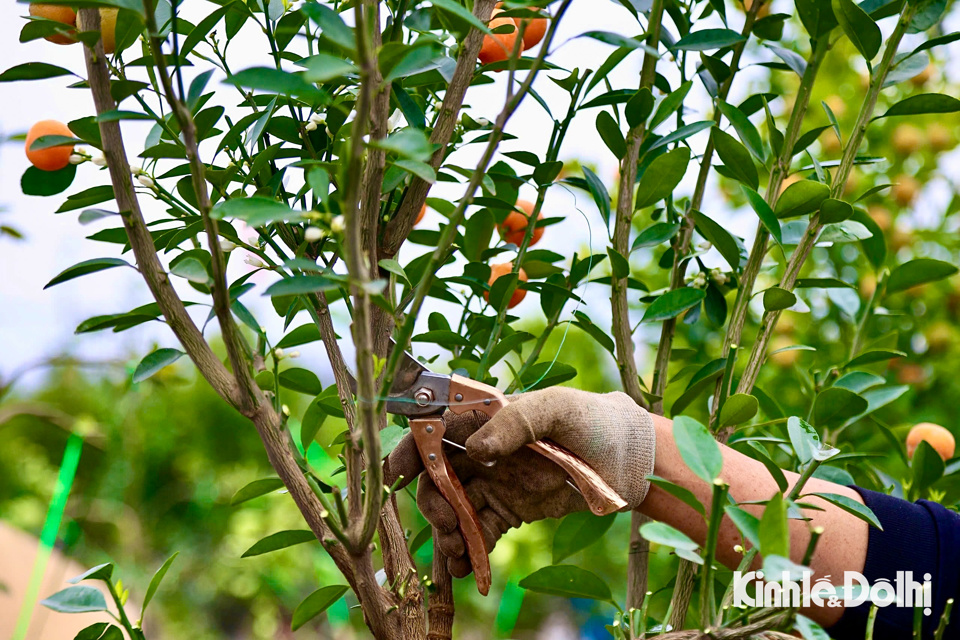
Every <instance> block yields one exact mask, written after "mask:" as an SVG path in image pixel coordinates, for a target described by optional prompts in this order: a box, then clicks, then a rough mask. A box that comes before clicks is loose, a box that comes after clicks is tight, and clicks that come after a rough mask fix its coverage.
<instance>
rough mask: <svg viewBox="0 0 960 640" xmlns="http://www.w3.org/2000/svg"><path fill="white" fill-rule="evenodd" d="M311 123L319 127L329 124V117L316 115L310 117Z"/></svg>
mask: <svg viewBox="0 0 960 640" xmlns="http://www.w3.org/2000/svg"><path fill="white" fill-rule="evenodd" d="M310 122H312V123H314V124H317V125H320V124H327V117H326V116H325V115H323V114H322V113H314V114H313V115H311V116H310Z"/></svg>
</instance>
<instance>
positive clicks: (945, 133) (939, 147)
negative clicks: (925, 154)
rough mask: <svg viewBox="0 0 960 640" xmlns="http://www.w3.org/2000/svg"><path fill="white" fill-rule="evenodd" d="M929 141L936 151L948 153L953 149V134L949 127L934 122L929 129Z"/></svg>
mask: <svg viewBox="0 0 960 640" xmlns="http://www.w3.org/2000/svg"><path fill="white" fill-rule="evenodd" d="M927 141H928V142H929V143H930V148H931V149H933V150H934V151H946V150H947V149H951V148H953V145H954V140H953V133H952V132H951V131H950V128H949V127H946V126H944V125H943V124H941V123H939V122H933V123H931V124H930V126H928V127H927Z"/></svg>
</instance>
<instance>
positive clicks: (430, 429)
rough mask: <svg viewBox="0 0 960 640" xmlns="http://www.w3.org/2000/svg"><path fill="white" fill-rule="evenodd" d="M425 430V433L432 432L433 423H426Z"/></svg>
mask: <svg viewBox="0 0 960 640" xmlns="http://www.w3.org/2000/svg"><path fill="white" fill-rule="evenodd" d="M425 431H426V432H427V433H433V425H430V424H428V425H427V428H426V429H425Z"/></svg>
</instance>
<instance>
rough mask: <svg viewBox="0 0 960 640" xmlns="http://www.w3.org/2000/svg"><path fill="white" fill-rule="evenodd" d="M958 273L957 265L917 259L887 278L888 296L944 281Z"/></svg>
mask: <svg viewBox="0 0 960 640" xmlns="http://www.w3.org/2000/svg"><path fill="white" fill-rule="evenodd" d="M955 273H957V267H956V265H953V264H950V263H949V262H943V261H942V260H934V259H933V258H917V259H916V260H911V261H910V262H906V263H904V264H901V265H900V266H898V267H896V268H895V269H894V270H893V271H892V272H890V277H889V278H887V289H886V292H887V294H888V295H889V294H891V293H897V292H900V291H906V290H907V289H910V288H912V287H916V286H917V285H921V284H926V283H928V282H936V281H937V280H943V279H944V278H949V277H950V276H952V275H954V274H955Z"/></svg>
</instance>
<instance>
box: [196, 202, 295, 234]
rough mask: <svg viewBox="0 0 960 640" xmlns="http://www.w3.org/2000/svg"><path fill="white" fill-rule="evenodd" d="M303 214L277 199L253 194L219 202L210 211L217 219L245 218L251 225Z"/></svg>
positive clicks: (259, 225) (260, 225)
mask: <svg viewBox="0 0 960 640" xmlns="http://www.w3.org/2000/svg"><path fill="white" fill-rule="evenodd" d="M302 216H303V214H302V213H301V212H299V211H294V210H293V209H291V208H290V207H288V206H287V205H285V204H284V203H282V202H279V201H277V200H271V199H270V198H263V197H260V196H253V197H252V198H233V199H232V200H226V201H224V202H221V203H219V204H218V205H217V206H215V207H214V208H213V210H212V211H211V212H210V217H211V218H215V219H217V220H223V219H225V218H236V219H238V220H243V221H244V222H246V223H247V224H249V225H250V226H251V227H262V226H265V225H268V224H272V223H274V222H282V221H288V220H297V219H299V218H301V217H302Z"/></svg>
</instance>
